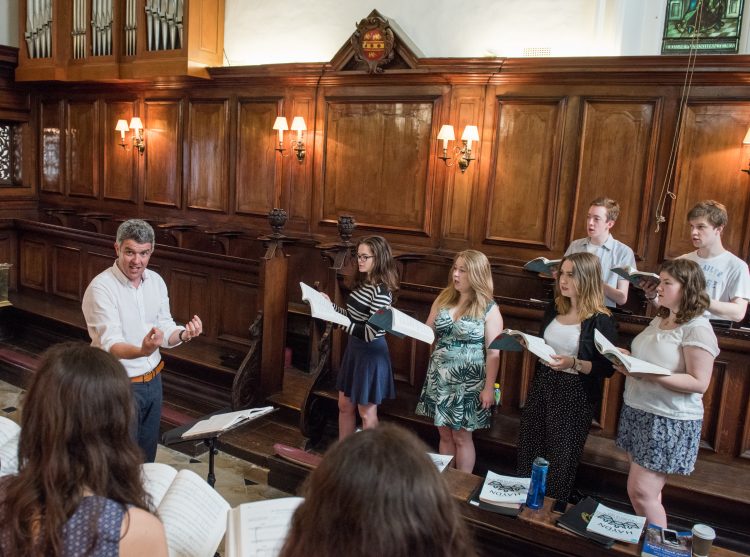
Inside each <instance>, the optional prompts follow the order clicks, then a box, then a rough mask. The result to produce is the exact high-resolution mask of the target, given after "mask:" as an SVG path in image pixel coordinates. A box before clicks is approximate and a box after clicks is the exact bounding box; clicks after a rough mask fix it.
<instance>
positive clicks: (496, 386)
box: [495, 383, 502, 407]
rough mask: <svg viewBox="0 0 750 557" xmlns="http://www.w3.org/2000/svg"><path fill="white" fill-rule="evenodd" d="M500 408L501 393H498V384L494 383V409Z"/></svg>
mask: <svg viewBox="0 0 750 557" xmlns="http://www.w3.org/2000/svg"><path fill="white" fill-rule="evenodd" d="M498 406H502V393H501V392H500V383H495V407H498Z"/></svg>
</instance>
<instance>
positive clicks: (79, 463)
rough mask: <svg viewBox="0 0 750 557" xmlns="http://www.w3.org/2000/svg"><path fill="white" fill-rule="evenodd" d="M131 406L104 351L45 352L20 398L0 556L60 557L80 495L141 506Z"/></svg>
mask: <svg viewBox="0 0 750 557" xmlns="http://www.w3.org/2000/svg"><path fill="white" fill-rule="evenodd" d="M133 412H134V405H133V399H132V396H131V392H130V382H129V381H128V377H127V374H126V373H125V370H124V369H123V367H122V365H121V364H120V362H119V361H118V360H117V359H116V358H115V357H114V356H112V355H111V354H109V353H108V352H104V351H103V350H100V349H99V348H93V347H91V346H89V345H87V344H83V343H66V344H58V345H56V346H54V347H52V348H50V349H49V350H48V351H47V352H46V353H45V354H44V357H43V358H42V361H41V364H40V367H39V369H38V370H37V371H36V373H34V377H33V379H32V382H31V386H30V387H29V390H28V393H27V394H26V397H25V399H24V408H23V413H22V414H21V437H20V439H19V444H18V458H19V472H18V475H17V476H15V477H8V478H4V482H3V483H4V484H5V486H6V489H5V490H4V494H3V496H2V500H0V524H2V536H0V541H2V547H0V553H2V555H3V556H4V557H15V556H25V557H28V556H35V557H36V556H43V555H61V554H62V549H63V539H62V531H63V526H64V525H65V523H66V522H67V520H68V519H69V518H70V517H71V516H72V515H73V513H74V512H75V510H76V509H77V508H78V505H79V504H80V502H81V499H82V497H83V496H84V493H90V494H93V495H99V496H101V497H107V498H109V499H111V500H113V501H116V502H117V503H119V504H120V505H122V507H123V508H126V507H127V506H129V505H135V506H136V507H139V508H141V509H148V502H149V501H148V498H147V495H146V492H145V490H144V488H143V484H142V482H141V469H140V463H141V453H140V450H139V449H138V446H137V445H136V444H135V441H133V438H132V437H131V434H130V428H131V424H132V416H133ZM6 482H7V483H6ZM96 518H97V519H98V517H96ZM95 544H96V536H94V539H92V546H93V545H95ZM92 549H93V547H90V548H87V549H86V551H91V550H92Z"/></svg>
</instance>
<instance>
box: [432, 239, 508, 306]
mask: <svg viewBox="0 0 750 557" xmlns="http://www.w3.org/2000/svg"><path fill="white" fill-rule="evenodd" d="M459 259H463V260H464V264H465V265H466V271H467V276H468V278H469V285H470V286H471V292H470V293H469V303H468V304H467V306H466V307H465V308H463V311H462V312H461V315H460V316H464V315H465V316H467V317H470V318H472V319H481V318H483V317H484V314H485V313H486V312H487V306H488V305H489V303H490V302H491V301H492V300H493V294H492V291H493V290H494V287H493V284H492V270H491V268H490V262H489V260H488V259H487V256H486V255H484V254H483V253H482V252H481V251H477V250H473V249H467V250H464V251H462V252H459V253H457V254H456V257H455V258H454V259H453V266H455V265H456V263H457V262H458V260H459ZM452 275H453V267H451V271H450V273H449V274H448V286H446V287H445V288H443V290H442V291H441V292H440V294H438V297H437V299H436V300H435V303H436V306H437V307H438V308H444V307H447V308H451V307H455V306H457V305H458V301H459V299H460V297H461V294H460V293H459V291H458V290H456V287H455V286H454V285H453V279H452ZM460 316H457V317H460Z"/></svg>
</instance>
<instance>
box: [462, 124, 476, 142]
mask: <svg viewBox="0 0 750 557" xmlns="http://www.w3.org/2000/svg"><path fill="white" fill-rule="evenodd" d="M461 139H462V140H464V141H479V130H478V129H477V127H476V126H466V127H465V128H464V133H463V135H461Z"/></svg>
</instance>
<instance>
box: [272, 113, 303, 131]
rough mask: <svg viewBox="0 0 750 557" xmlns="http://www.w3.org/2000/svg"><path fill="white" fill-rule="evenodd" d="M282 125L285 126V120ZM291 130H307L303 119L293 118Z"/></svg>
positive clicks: (300, 117) (299, 117)
mask: <svg viewBox="0 0 750 557" xmlns="http://www.w3.org/2000/svg"><path fill="white" fill-rule="evenodd" d="M284 123H285V124H286V120H284ZM274 129H276V128H274ZM292 130H293V131H297V132H299V131H306V130H307V126H306V125H305V119H304V118H303V117H302V116H295V117H294V120H292Z"/></svg>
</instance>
